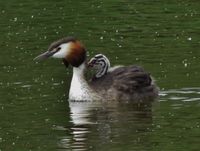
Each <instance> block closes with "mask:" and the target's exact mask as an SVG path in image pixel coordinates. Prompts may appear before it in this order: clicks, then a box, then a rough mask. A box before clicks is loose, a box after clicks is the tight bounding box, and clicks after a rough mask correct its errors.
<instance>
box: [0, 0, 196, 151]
mask: <svg viewBox="0 0 200 151" xmlns="http://www.w3.org/2000/svg"><path fill="white" fill-rule="evenodd" d="M199 6H200V2H199V1H197V0H196V1H195V0H182V1H180V0H173V1H172V0H168V1H166V0H157V1H151V0H150V1H149V0H134V1H129V0H126V1H122V0H117V1H116V0H115V1H112V0H109V1H108V0H102V1H85V2H82V1H80V2H77V1H69V0H67V1H63V0H61V1H58V2H55V1H47V0H44V1H38V0H35V1H25V0H19V1H17V0H8V1H1V2H0V18H1V20H0V27H1V28H0V45H1V51H0V68H1V71H0V119H1V121H0V150H2V151H4V150H8V151H11V150H48V151H50V150H59V151H65V150H75V151H78V150H98V151H99V150H100V151H101V150H116V151H118V150H119V151H121V150H137V151H138V150H148V151H149V150H152V151H155V150H159V151H160V150H163V151H168V150H176V151H177V150H181V151H182V150H187V151H188V150H199V143H200V142H199V136H200V127H199V126H200V123H199V118H200V111H199V107H200V103H199V101H200V87H199V82H198V81H199V76H200V73H199V60H200V58H199V56H200V53H199V44H200V39H199V27H200V22H199V10H200V9H199V8H200V7H199ZM69 35H74V36H76V37H78V38H79V39H81V40H82V41H83V43H85V45H86V47H87V48H88V52H89V54H88V55H89V56H93V55H94V54H97V53H103V54H105V55H106V56H108V58H109V59H110V60H111V64H112V65H119V64H124V65H129V64H138V65H141V66H143V67H144V68H145V69H146V70H147V71H149V72H151V74H152V75H153V76H154V78H155V79H156V82H157V84H158V85H159V87H160V89H161V92H160V99H159V101H158V102H155V103H153V104H152V105H142V104H140V105H134V104H131V103H126V102H124V103H116V102H108V103H101V102H72V103H69V102H68V101H67V97H68V89H69V84H70V79H71V74H72V71H71V68H70V69H69V70H67V69H65V67H64V66H63V65H61V61H59V60H53V59H49V60H48V61H45V62H42V63H36V62H34V61H33V58H34V57H35V56H37V55H38V54H40V53H41V52H43V51H45V50H46V49H47V47H48V45H49V44H50V43H51V42H52V41H54V40H57V39H59V38H61V37H64V36H69Z"/></svg>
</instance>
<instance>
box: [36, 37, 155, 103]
mask: <svg viewBox="0 0 200 151" xmlns="http://www.w3.org/2000/svg"><path fill="white" fill-rule="evenodd" d="M49 57H53V58H61V59H63V62H64V64H65V66H68V64H70V65H71V66H72V67H73V76H72V80H71V85H70V90H69V100H74V101H82V100H90V101H92V100H131V101H134V102H136V103H139V102H141V101H148V102H150V101H152V100H154V99H155V98H156V97H157V96H158V88H157V86H156V85H155V84H154V82H152V79H151V76H150V74H149V73H147V72H145V71H144V69H143V68H141V67H138V66H128V67H118V68H115V69H114V70H112V71H110V72H107V74H105V75H104V76H102V77H101V78H97V79H96V80H92V81H90V82H88V81H86V78H85V74H84V73H85V70H86V69H87V64H86V49H85V47H84V46H83V45H82V43H81V42H80V41H79V40H77V39H75V38H63V39H60V40H58V41H56V42H54V43H52V44H51V45H50V47H49V49H48V51H47V52H45V53H43V54H41V55H39V56H38V57H36V58H35V59H36V60H43V59H47V58H49ZM105 71H106V70H105Z"/></svg>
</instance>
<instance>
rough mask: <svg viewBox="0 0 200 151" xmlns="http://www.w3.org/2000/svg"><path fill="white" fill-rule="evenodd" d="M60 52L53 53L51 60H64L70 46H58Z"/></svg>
mask: <svg viewBox="0 0 200 151" xmlns="http://www.w3.org/2000/svg"><path fill="white" fill-rule="evenodd" d="M60 48H61V49H60V50H59V51H58V52H57V53H55V54H54V55H53V56H52V57H53V58H64V57H66V56H67V55H68V53H69V50H70V44H69V43H68V44H62V45H60Z"/></svg>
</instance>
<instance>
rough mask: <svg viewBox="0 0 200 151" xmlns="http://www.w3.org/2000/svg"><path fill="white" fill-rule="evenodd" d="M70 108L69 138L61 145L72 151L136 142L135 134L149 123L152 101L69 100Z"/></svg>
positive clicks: (148, 125) (145, 129) (150, 121)
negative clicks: (143, 102) (134, 102)
mask: <svg viewBox="0 0 200 151" xmlns="http://www.w3.org/2000/svg"><path fill="white" fill-rule="evenodd" d="M69 107H70V111H71V114H70V117H71V123H72V124H71V125H72V126H71V127H70V134H71V140H70V141H68V142H66V143H67V145H66V144H63V145H65V146H68V147H69V148H70V149H71V150H74V151H78V150H89V149H91V150H92V149H94V150H95V149H98V147H100V148H102V145H103V146H104V147H105V149H106V146H107V147H109V146H110V145H111V144H117V143H120V144H122V145H123V144H124V145H125V144H126V145H130V146H133V143H134V142H135V143H136V142H138V135H137V133H142V132H147V131H148V130H149V128H150V127H151V126H152V108H151V104H133V103H130V102H126V103H124V102H123V103H120V102H114V101H111V102H69ZM139 139H140V141H141V139H142V138H139ZM144 139H146V138H144ZM69 142H70V143H69Z"/></svg>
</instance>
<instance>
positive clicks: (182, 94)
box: [159, 87, 200, 102]
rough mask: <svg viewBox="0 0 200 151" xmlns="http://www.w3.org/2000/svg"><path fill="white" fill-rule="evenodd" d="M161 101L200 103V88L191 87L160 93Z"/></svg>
mask: <svg viewBox="0 0 200 151" xmlns="http://www.w3.org/2000/svg"><path fill="white" fill-rule="evenodd" d="M159 96H160V101H167V100H172V101H178V100H180V101H184V102H190V101H200V87H189V88H180V89H171V90H166V91H160V94H159Z"/></svg>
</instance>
